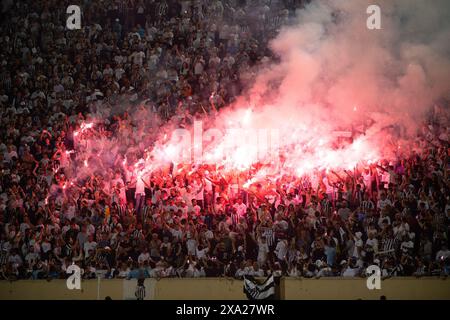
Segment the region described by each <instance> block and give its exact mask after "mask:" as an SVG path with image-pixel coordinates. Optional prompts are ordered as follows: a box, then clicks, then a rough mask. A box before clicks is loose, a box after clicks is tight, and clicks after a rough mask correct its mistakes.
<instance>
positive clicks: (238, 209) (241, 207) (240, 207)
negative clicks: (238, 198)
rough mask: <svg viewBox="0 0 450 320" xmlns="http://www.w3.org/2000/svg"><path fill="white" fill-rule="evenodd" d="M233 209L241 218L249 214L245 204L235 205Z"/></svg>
mask: <svg viewBox="0 0 450 320" xmlns="http://www.w3.org/2000/svg"><path fill="white" fill-rule="evenodd" d="M233 207H234V208H235V209H236V212H237V214H238V215H239V216H244V215H245V213H246V212H247V206H246V205H245V203H241V204H239V203H235V204H234V206H233Z"/></svg>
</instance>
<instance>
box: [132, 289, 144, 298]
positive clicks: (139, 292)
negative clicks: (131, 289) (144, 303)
mask: <svg viewBox="0 0 450 320" xmlns="http://www.w3.org/2000/svg"><path fill="white" fill-rule="evenodd" d="M134 295H135V296H136V298H137V299H138V300H144V298H145V286H137V287H136V292H135V293H134Z"/></svg>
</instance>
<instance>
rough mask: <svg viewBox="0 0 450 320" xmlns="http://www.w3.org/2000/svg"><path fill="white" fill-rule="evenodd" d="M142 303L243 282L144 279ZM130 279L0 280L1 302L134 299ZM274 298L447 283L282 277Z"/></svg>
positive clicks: (367, 295)
mask: <svg viewBox="0 0 450 320" xmlns="http://www.w3.org/2000/svg"><path fill="white" fill-rule="evenodd" d="M145 286H146V292H147V295H146V299H147V300H166V299H168V300H216V299H218V300H245V299H246V297H245V294H244V293H243V282H242V281H240V280H235V279H227V278H202V279H174V278H170V279H159V280H158V279H146V281H145ZM135 289H136V280H120V279H113V280H83V281H82V282H81V289H80V290H69V289H67V286H66V281H65V280H51V281H46V280H19V281H0V299H1V300H14V299H24V300H39V299H42V300H67V299H69V300H80V299H81V300H97V299H98V300H103V299H105V297H107V296H109V297H111V298H112V299H113V300H135V299H136V298H135V296H134V292H135ZM279 290H280V298H281V299H287V300H303V299H311V300H315V299H341V300H357V299H363V300H377V299H380V297H381V296H386V298H387V299H399V300H406V299H408V300H409V299H413V300H414V299H424V300H450V279H439V278H420V279H418V278H391V279H386V280H382V282H381V289H380V290H377V289H375V290H369V289H367V286H366V280H365V279H359V278H351V279H347V278H346V279H342V278H323V279H302V278H300V279H294V278H282V279H281V281H280V288H279Z"/></svg>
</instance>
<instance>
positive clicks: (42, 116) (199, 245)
mask: <svg viewBox="0 0 450 320" xmlns="http://www.w3.org/2000/svg"><path fill="white" fill-rule="evenodd" d="M83 3H84V4H83V5H82V12H83V17H82V25H83V26H84V27H83V29H82V30H80V31H74V30H71V31H69V30H66V29H65V19H66V13H65V10H66V8H67V6H68V5H69V4H72V3H69V2H67V1H32V2H30V3H28V2H27V3H24V2H22V1H19V2H16V3H14V4H13V3H12V2H11V3H9V2H7V1H5V4H4V8H3V10H4V12H3V13H4V15H5V16H6V19H3V21H2V25H1V29H2V36H1V37H0V41H1V45H2V48H3V50H2V52H1V56H0V60H1V63H2V71H1V75H0V83H1V85H0V90H1V93H0V95H1V97H0V103H1V109H0V110H1V126H0V169H1V175H0V217H1V222H0V223H1V227H0V237H1V238H0V247H1V256H0V263H1V271H0V279H5V280H6V279H52V278H65V277H67V274H66V270H67V268H68V266H69V265H71V264H73V263H75V264H77V265H79V266H80V267H81V268H82V270H83V277H84V278H96V277H102V278H124V279H129V278H140V277H143V276H144V277H155V278H160V277H205V276H207V277H220V276H226V277H236V278H240V277H243V276H245V275H253V276H261V277H263V276H266V275H269V274H276V275H283V276H291V277H328V276H343V277H355V276H365V269H366V268H367V267H368V266H369V265H374V264H376V265H378V266H379V267H380V268H381V270H382V275H383V276H384V277H390V276H428V275H434V276H447V275H448V274H449V272H450V264H449V258H450V251H449V249H448V245H449V241H448V234H449V217H450V211H449V209H450V198H449V195H450V193H449V189H448V188H449V184H448V150H449V149H448V141H449V140H448V128H447V125H448V123H449V119H448V111H447V110H448V109H446V108H445V107H442V108H440V109H439V108H436V109H435V110H434V112H433V113H432V114H430V118H429V119H428V122H427V123H426V124H424V127H423V130H422V132H420V133H419V134H418V135H417V138H416V141H415V150H414V152H413V153H412V154H410V155H408V157H402V158H399V159H398V161H393V162H389V161H387V162H386V161H380V162H379V163H378V164H372V165H371V166H368V167H367V168H358V169H356V168H355V170H352V171H342V172H333V171H330V172H325V171H324V172H318V173H316V174H315V175H313V176H310V177H302V178H296V177H288V176H283V177H280V178H278V179H276V180H275V181H270V182H267V183H268V184H269V183H270V184H271V188H265V187H264V186H263V185H262V184H260V183H255V184H253V185H251V186H247V187H244V183H245V182H246V181H248V179H249V178H250V177H251V172H245V173H234V174H231V173H230V174H227V175H223V174H222V173H221V172H220V170H219V168H217V167H215V166H197V167H191V168H189V170H185V171H181V172H177V173H176V174H175V172H176V168H174V166H170V165H169V166H168V168H166V170H163V171H161V172H159V173H158V174H154V175H151V176H148V177H147V178H146V179H137V178H136V177H134V176H130V175H129V174H128V173H129V172H130V170H128V169H129V168H127V161H126V160H124V159H113V161H114V163H115V164H116V165H115V170H114V171H111V170H107V171H105V172H98V171H97V172H94V173H93V174H92V175H91V176H90V177H89V178H87V179H83V180H77V181H71V182H70V183H69V180H70V178H71V176H72V175H73V172H72V171H71V170H70V168H73V166H71V165H73V164H74V163H75V162H76V161H77V157H78V155H77V154H76V152H72V151H69V150H74V149H76V148H75V144H76V143H77V139H76V133H77V132H79V130H80V127H81V126H82V124H83V123H84V124H85V123H86V119H89V118H90V116H91V114H93V113H95V114H97V115H98V114H99V113H101V112H102V110H97V109H101V108H109V109H110V110H115V112H114V116H105V117H104V123H101V124H99V123H96V124H95V127H93V128H87V132H88V133H87V134H96V135H99V136H105V137H107V136H114V135H115V134H116V133H117V132H118V131H120V130H123V131H125V132H130V133H132V132H134V131H133V130H134V129H135V128H136V127H137V123H136V120H135V119H133V118H132V117H130V116H129V113H128V112H127V110H134V109H137V108H145V109H146V110H150V111H152V112H154V113H155V114H158V115H159V117H160V118H161V119H163V120H164V121H167V120H169V119H173V117H174V116H175V115H177V116H179V115H180V114H184V116H183V117H180V118H179V119H177V121H178V122H179V123H177V124H178V125H183V124H184V122H189V121H191V120H189V119H192V117H193V116H195V115H196V114H198V113H206V114H210V113H213V112H215V111H216V110H217V109H220V108H221V107H223V106H225V105H228V104H229V103H232V102H233V101H234V99H235V98H236V97H238V96H239V94H240V93H241V92H242V90H245V87H244V84H245V83H247V82H248V81H247V80H248V79H246V78H245V77H248V75H249V74H251V73H252V72H251V70H252V68H253V67H254V66H255V65H256V64H257V63H259V62H261V61H262V60H263V59H269V58H270V59H271V58H274V57H271V56H270V51H269V50H268V48H267V44H268V41H269V40H270V39H271V38H273V37H274V36H275V35H276V34H277V32H278V30H279V28H280V27H281V26H282V25H284V24H288V23H289V22H290V19H291V18H292V17H293V15H294V12H295V9H296V8H298V7H300V6H301V5H302V1H225V0H223V1H218V0H215V1H201V0H199V1H143V0H141V1H84V2H83ZM8 5H9V7H8ZM100 107H101V108H100ZM126 156H127V160H128V161H129V162H130V163H132V161H131V160H132V159H139V158H140V157H141V156H142V155H141V154H139V152H138V151H137V152H136V153H132V152H130V153H129V154H127V155H126ZM122 160H124V161H122ZM86 165H87V164H86ZM82 166H83V165H81V167H82ZM80 170H81V169H80ZM269 189H270V190H272V191H270V192H269V191H268V190H269Z"/></svg>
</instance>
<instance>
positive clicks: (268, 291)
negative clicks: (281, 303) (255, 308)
mask: <svg viewBox="0 0 450 320" xmlns="http://www.w3.org/2000/svg"><path fill="white" fill-rule="evenodd" d="M244 293H245V294H246V295H247V298H248V299H249V300H268V299H273V298H274V297H275V279H274V277H273V275H271V276H269V277H268V278H267V279H266V281H264V282H263V283H262V284H259V283H258V282H256V280H255V279H254V278H253V277H249V276H246V277H244Z"/></svg>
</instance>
